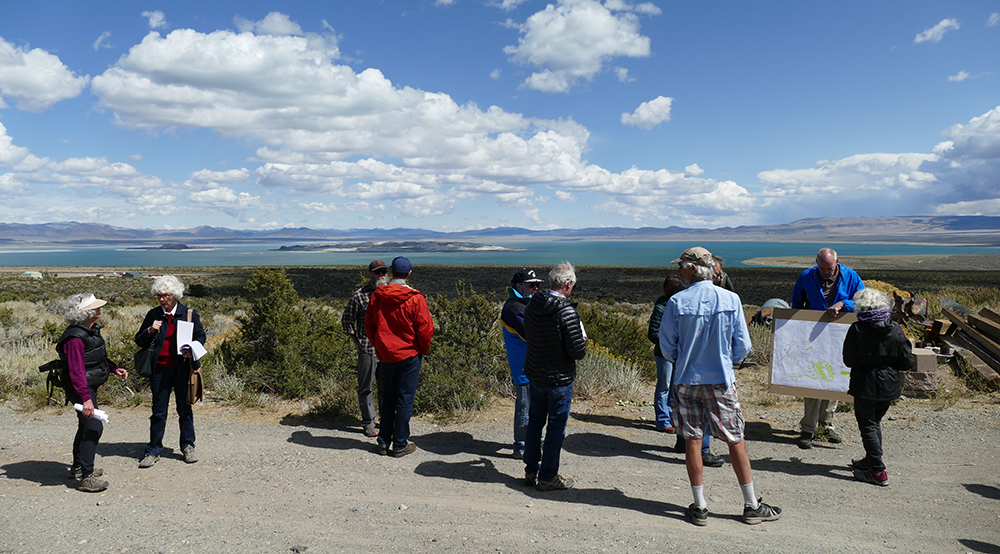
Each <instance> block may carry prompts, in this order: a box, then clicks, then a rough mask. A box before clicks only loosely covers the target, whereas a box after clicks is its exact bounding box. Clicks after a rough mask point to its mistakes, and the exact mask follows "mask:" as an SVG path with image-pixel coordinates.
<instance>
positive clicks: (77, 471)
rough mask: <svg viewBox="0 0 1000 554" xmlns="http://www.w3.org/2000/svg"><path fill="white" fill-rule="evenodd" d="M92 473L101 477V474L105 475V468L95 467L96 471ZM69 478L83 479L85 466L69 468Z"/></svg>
mask: <svg viewBox="0 0 1000 554" xmlns="http://www.w3.org/2000/svg"><path fill="white" fill-rule="evenodd" d="M91 475H93V476H94V477H100V476H101V475H104V470H103V469H100V468H98V469H95V470H94V472H93V473H91ZM69 478H70V479H76V480H77V481H79V480H80V479H83V468H82V467H80V466H74V467H71V468H69Z"/></svg>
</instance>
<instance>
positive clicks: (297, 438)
mask: <svg viewBox="0 0 1000 554" xmlns="http://www.w3.org/2000/svg"><path fill="white" fill-rule="evenodd" d="M288 442H290V443H293V444H298V445H302V446H308V447H310V448H328V449H331V450H364V451H366V452H367V451H370V450H373V449H374V445H373V444H372V443H371V441H363V440H359V439H355V438H347V437H327V436H322V435H320V436H317V435H313V434H312V432H310V431H294V432H293V433H292V435H291V436H290V437H288Z"/></svg>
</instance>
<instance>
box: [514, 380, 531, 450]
mask: <svg viewBox="0 0 1000 554" xmlns="http://www.w3.org/2000/svg"><path fill="white" fill-rule="evenodd" d="M529 394H530V393H529V392H528V385H527V384H524V385H514V454H522V455H523V454H524V437H525V435H526V434H527V433H528V406H530V405H531V403H530V401H529Z"/></svg>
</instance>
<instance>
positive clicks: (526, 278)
mask: <svg viewBox="0 0 1000 554" xmlns="http://www.w3.org/2000/svg"><path fill="white" fill-rule="evenodd" d="M541 282H542V280H541V279H539V278H538V277H536V276H535V270H533V269H528V268H524V269H521V270H518V272H517V273H515V274H514V277H512V278H511V280H510V284H512V285H518V284H521V283H541Z"/></svg>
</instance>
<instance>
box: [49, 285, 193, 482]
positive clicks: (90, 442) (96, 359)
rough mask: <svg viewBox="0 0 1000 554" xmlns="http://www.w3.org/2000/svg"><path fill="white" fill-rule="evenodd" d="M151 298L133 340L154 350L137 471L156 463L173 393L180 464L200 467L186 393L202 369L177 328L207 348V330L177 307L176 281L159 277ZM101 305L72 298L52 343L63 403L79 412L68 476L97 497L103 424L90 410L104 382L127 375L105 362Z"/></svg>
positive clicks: (101, 472)
mask: <svg viewBox="0 0 1000 554" xmlns="http://www.w3.org/2000/svg"><path fill="white" fill-rule="evenodd" d="M151 292H152V294H153V296H155V297H156V300H157V302H158V303H159V306H158V307H156V308H153V309H151V310H149V312H147V313H146V317H145V318H144V319H143V322H142V325H141V326H140V327H139V331H138V332H137V333H136V335H135V342H136V344H137V345H138V346H140V347H141V348H148V347H149V346H150V344H152V345H153V354H154V355H155V361H154V363H153V364H152V373H151V375H150V376H149V387H150V392H151V394H152V397H153V406H152V415H150V417H149V443H148V444H147V445H146V448H145V451H144V454H143V457H142V459H141V460H140V462H139V467H140V468H143V469H145V468H149V467H152V466H153V464H155V463H156V462H157V461H158V460H159V459H160V453H161V452H162V450H163V435H164V433H165V432H166V426H167V411H168V408H169V405H170V393H171V392H173V393H174V400H175V403H176V405H177V416H178V422H179V424H180V441H179V446H180V449H181V453H182V456H183V459H184V461H185V462H186V463H189V464H193V463H195V462H197V461H198V458H197V456H195V450H194V445H195V433H194V414H193V411H192V409H191V406H190V405H189V404H188V403H187V387H188V378H189V376H190V373H191V371H193V370H195V369H197V368H198V367H200V364H199V362H198V361H197V360H195V359H194V357H193V354H192V352H191V351H190V349H184V350H183V351H179V349H178V347H177V346H178V345H177V322H178V321H190V322H191V323H192V324H193V332H192V337H191V338H192V339H193V340H194V341H197V342H200V343H201V344H202V345H204V344H205V329H204V327H203V326H202V324H201V318H199V317H198V313H197V312H194V310H190V309H189V308H188V307H187V306H184V305H183V304H181V303H180V302H178V301H179V300H180V299H181V298H182V297H183V296H184V284H183V283H182V282H181V281H180V280H179V279H177V277H174V276H173V275H164V276H162V277H158V278H157V279H155V280H154V281H153V286H152V287H151ZM105 304H107V301H105V300H101V299H99V298H96V297H95V296H94V295H93V294H74V295H73V296H70V297H69V298H68V299H67V300H66V302H65V306H64V319H65V321H66V323H67V324H68V326H67V327H66V330H65V331H63V334H62V336H60V337H59V340H58V341H57V342H56V351H57V352H58V353H59V358H60V360H62V362H63V364H64V366H65V368H66V375H67V376H68V382H67V384H66V386H65V390H66V398H67V401H68V402H69V403H71V404H80V405H81V406H82V409H81V410H79V411H78V412H77V432H76V436H75V438H74V440H73V464H72V466H70V476H71V477H72V478H74V479H77V480H79V481H80V484H79V490H81V491H84V492H101V491H103V490H105V489H107V488H108V482H107V481H105V480H103V479H102V478H101V477H102V476H103V475H104V470H103V469H101V468H95V467H94V458H95V455H96V453H97V445H98V443H99V442H100V440H101V435H102V434H103V432H104V425H103V423H102V422H101V420H100V419H98V418H96V417H94V410H96V409H98V408H97V389H98V387H100V386H101V385H103V384H104V383H105V382H107V380H108V378H109V377H110V376H111V374H112V373H114V374H115V375H117V376H119V377H121V378H122V379H127V378H128V371H126V370H125V369H124V368H122V367H118V366H117V365H116V364H115V363H114V362H113V361H111V360H109V359H108V356H107V347H106V344H105V342H104V337H102V336H101V326H100V325H98V323H97V321H98V320H99V319H100V317H101V308H102V307H103V306H104V305H105ZM189 310H190V312H191V313H190V314H189Z"/></svg>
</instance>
